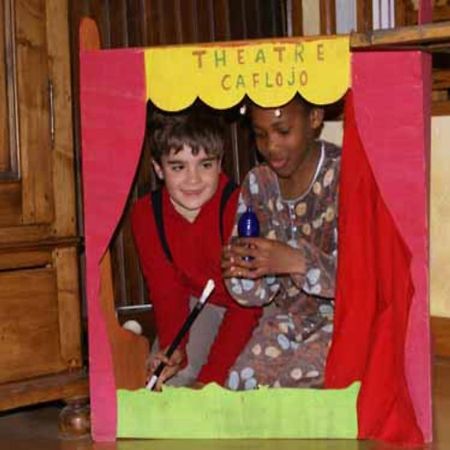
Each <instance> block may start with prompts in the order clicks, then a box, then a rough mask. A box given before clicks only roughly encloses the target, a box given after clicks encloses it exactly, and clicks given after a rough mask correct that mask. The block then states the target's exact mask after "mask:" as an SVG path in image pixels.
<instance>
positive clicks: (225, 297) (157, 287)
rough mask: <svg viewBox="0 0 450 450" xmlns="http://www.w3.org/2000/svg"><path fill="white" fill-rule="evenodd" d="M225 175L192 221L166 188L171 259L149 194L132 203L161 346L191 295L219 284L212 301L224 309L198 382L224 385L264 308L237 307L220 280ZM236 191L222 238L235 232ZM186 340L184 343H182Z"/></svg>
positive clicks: (174, 329)
mask: <svg viewBox="0 0 450 450" xmlns="http://www.w3.org/2000/svg"><path fill="white" fill-rule="evenodd" d="M227 181H228V180H227V178H226V177H225V176H224V175H221V177H220V181H219V186H218V188H217V192H216V194H215V195H214V197H213V198H212V199H211V200H209V201H208V202H207V203H206V204H205V205H204V206H203V207H202V209H201V211H200V213H199V214H198V216H197V217H196V219H195V221H194V222H193V223H190V222H188V221H187V220H186V219H185V218H184V217H183V216H181V215H180V214H179V213H178V212H177V211H176V210H175V208H174V207H173V205H172V203H171V201H170V198H169V194H168V192H167V190H166V189H165V188H163V191H162V210H163V223H164V230H165V233H166V239H167V242H168V245H169V248H170V252H171V254H172V258H173V263H170V262H169V261H168V259H167V257H166V255H165V253H164V250H163V248H162V245H161V242H160V239H159V236H158V231H157V228H156V223H155V220H154V216H153V210H152V205H151V196H150V195H146V196H144V197H142V198H140V199H139V200H138V201H137V202H136V204H135V205H134V207H133V211H132V216H131V220H132V228H133V234H134V239H135V242H136V247H137V250H138V253H139V258H140V262H141V268H142V271H143V273H144V277H145V280H146V282H147V286H148V289H149V297H150V299H151V302H152V304H153V308H154V313H155V320H156V329H157V334H158V338H159V342H160V347H161V348H165V347H167V346H168V345H170V343H171V341H172V339H173V338H174V337H175V335H176V334H177V332H178V330H179V329H180V327H181V325H182V324H183V322H184V321H185V319H186V317H187V315H188V313H189V298H190V296H191V295H194V296H199V295H200V293H201V290H202V288H203V287H204V285H205V283H206V282H207V281H208V279H209V278H212V279H213V280H214V282H215V284H216V287H215V290H214V291H213V294H212V296H211V297H210V300H209V302H210V303H213V304H215V305H219V306H223V307H225V308H226V311H225V315H224V319H223V322H222V324H221V326H220V329H219V331H218V333H217V336H216V339H215V341H214V343H213V345H212V347H211V350H210V353H209V357H208V361H207V363H206V364H205V365H204V366H203V368H202V369H201V371H200V373H199V375H198V378H197V379H198V381H200V382H202V383H209V382H212V381H215V382H217V383H219V384H223V383H224V382H225V380H226V377H227V375H228V371H229V369H230V368H231V366H232V365H233V363H234V362H235V360H236V358H237V357H238V356H239V354H240V353H241V351H242V350H243V348H244V347H245V345H246V344H247V342H248V340H249V339H250V337H251V334H252V331H253V329H254V327H255V326H256V325H257V323H258V319H259V317H260V316H261V312H262V311H261V309H260V308H244V307H242V306H239V305H238V304H237V303H236V302H235V301H234V300H233V299H232V297H231V296H230V295H229V294H228V292H227V290H226V288H225V285H224V283H223V279H222V272H221V267H220V258H221V251H222V245H223V244H222V241H221V237H220V232H219V229H220V222H219V220H220V217H219V209H220V199H221V195H222V191H223V189H224V187H225V185H226V183H227ZM237 199H238V190H236V191H235V192H233V194H232V195H231V197H230V199H229V200H228V202H227V205H226V207H225V211H224V217H223V225H224V236H225V237H227V236H229V235H230V234H231V230H232V227H233V224H234V219H235V212H236V205H237ZM184 344H185V343H184Z"/></svg>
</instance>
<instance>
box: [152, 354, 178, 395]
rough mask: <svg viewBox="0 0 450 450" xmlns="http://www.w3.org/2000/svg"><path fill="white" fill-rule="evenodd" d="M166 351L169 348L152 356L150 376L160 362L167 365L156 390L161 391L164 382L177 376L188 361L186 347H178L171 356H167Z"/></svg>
mask: <svg viewBox="0 0 450 450" xmlns="http://www.w3.org/2000/svg"><path fill="white" fill-rule="evenodd" d="M166 351H167V348H165V349H164V350H160V351H159V352H157V353H155V354H154V355H153V356H152V357H151V358H150V363H149V366H150V370H151V373H150V376H151V375H152V374H153V372H154V371H155V370H156V368H157V367H158V366H159V363H161V362H164V363H166V366H165V367H164V369H163V371H162V373H161V375H160V376H159V378H158V382H157V383H156V386H155V391H160V390H161V387H162V385H163V384H164V382H166V381H167V380H169V379H170V378H172V377H173V376H175V375H176V374H177V373H178V372H179V371H180V370H181V369H182V368H183V367H184V363H185V361H186V351H185V350H184V349H179V348H177V349H176V350H175V351H174V352H173V354H172V356H171V357H170V358H167V356H165V352H166Z"/></svg>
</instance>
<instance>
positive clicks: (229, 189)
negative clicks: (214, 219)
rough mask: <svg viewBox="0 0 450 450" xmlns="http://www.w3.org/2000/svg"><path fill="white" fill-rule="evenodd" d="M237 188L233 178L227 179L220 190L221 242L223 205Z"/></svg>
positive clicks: (221, 238)
mask: <svg viewBox="0 0 450 450" xmlns="http://www.w3.org/2000/svg"><path fill="white" fill-rule="evenodd" d="M236 188H237V184H236V183H235V182H234V181H233V180H228V183H227V184H226V185H225V187H224V188H223V191H222V197H221V199H220V209H219V224H220V225H219V226H220V240H221V241H222V244H223V243H224V236H223V216H224V212H225V206H226V204H227V202H228V199H229V198H230V197H231V194H232V193H233V192H234V190H235V189H236Z"/></svg>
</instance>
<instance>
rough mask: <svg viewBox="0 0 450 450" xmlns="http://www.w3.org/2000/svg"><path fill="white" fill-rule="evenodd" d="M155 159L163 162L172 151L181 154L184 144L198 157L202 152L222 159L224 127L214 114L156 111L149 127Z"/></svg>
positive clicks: (197, 111)
mask: <svg viewBox="0 0 450 450" xmlns="http://www.w3.org/2000/svg"><path fill="white" fill-rule="evenodd" d="M147 131H148V134H149V142H150V147H151V154H152V158H153V159H154V160H155V161H156V162H157V163H158V164H160V163H161V157H162V156H163V155H168V154H169V153H170V151H171V150H175V152H179V151H180V150H181V149H182V148H183V146H184V145H186V146H188V147H190V148H191V149H192V153H193V154H194V155H196V154H197V153H198V152H199V151H200V150H204V152H205V153H206V154H207V155H208V156H217V158H221V157H222V155H223V152H224V126H223V123H222V120H221V119H220V117H218V116H217V115H216V114H214V113H213V112H211V113H209V112H206V111H203V110H190V111H187V112H181V113H166V112H162V111H159V110H158V111H157V110H154V111H152V112H151V114H150V115H149V121H148V125H147Z"/></svg>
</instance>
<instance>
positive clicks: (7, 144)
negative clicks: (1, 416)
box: [0, 0, 81, 409]
mask: <svg viewBox="0 0 450 450" xmlns="http://www.w3.org/2000/svg"><path fill="white" fill-rule="evenodd" d="M0 24H1V30H2V32H1V33H0V95H1V99H2V102H1V103H0V122H1V125H0V285H1V293H0V355H2V356H1V357H0V383H2V384H0V392H1V393H3V394H5V392H6V391H4V390H2V389H3V388H5V387H8V389H9V388H11V383H14V382H18V381H23V380H25V379H27V380H30V379H33V378H34V377H37V376H40V377H41V376H44V375H47V376H50V375H55V374H60V373H63V372H65V371H69V370H74V369H77V368H79V367H81V351H80V312H79V304H80V302H79V290H78V262H77V245H78V238H77V231H76V216H75V181H74V180H75V178H74V158H73V144H72V115H71V88H70V66H69V61H70V58H69V48H70V47H69V33H68V10H67V1H66V0H0ZM60 381H61V380H60ZM5 395H6V394H5ZM0 397H2V400H0V409H1V408H2V407H11V406H19V404H17V402H14V401H13V400H11V399H7V398H5V397H4V396H2V395H0ZM40 398H42V396H41V397H40ZM42 399H47V398H42ZM49 399H51V398H49ZM27 402H28V400H22V401H21V403H20V404H24V403H27Z"/></svg>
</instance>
